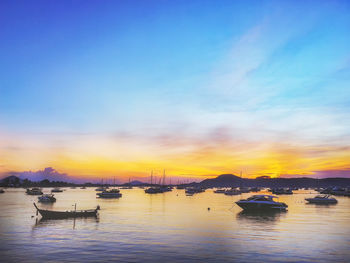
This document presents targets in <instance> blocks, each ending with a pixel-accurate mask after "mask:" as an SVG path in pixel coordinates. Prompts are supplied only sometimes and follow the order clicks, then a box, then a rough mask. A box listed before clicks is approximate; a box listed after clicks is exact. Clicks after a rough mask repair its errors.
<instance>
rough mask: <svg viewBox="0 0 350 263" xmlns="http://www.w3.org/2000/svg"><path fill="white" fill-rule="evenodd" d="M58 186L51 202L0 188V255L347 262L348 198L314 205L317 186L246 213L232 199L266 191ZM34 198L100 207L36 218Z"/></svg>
mask: <svg viewBox="0 0 350 263" xmlns="http://www.w3.org/2000/svg"><path fill="white" fill-rule="evenodd" d="M63 189H64V191H63V192H62V193H55V197H56V198H57V201H56V203H54V204H38V202H37V201H38V199H37V196H30V195H26V193H25V189H23V188H8V189H5V193H4V194H0V209H1V210H0V242H1V243H0V262H143V263H144V262H350V197H336V198H337V200H338V203H337V204H335V205H328V206H327V205H326V206H325V205H313V204H307V203H306V202H305V198H307V197H312V196H314V195H316V194H317V193H316V192H315V191H313V190H298V191H294V194H293V195H280V196H279V200H280V201H281V202H285V203H286V204H287V205H288V211H286V212H275V213H246V212H243V211H242V209H241V208H240V207H238V206H237V205H236V204H235V202H236V201H237V200H240V199H242V198H247V197H249V196H251V195H253V194H269V193H268V192H267V191H262V192H259V193H245V194H241V195H236V196H226V195H224V194H215V193H214V192H213V190H212V189H208V190H206V191H205V192H203V193H198V194H195V195H193V196H186V194H185V191H184V190H177V189H174V190H173V191H172V192H166V193H162V194H153V195H152V194H146V193H145V192H144V189H141V188H133V189H122V190H121V193H122V197H121V198H119V199H100V198H96V191H95V188H87V189H80V188H76V189H71V188H63ZM43 191H44V193H50V191H51V188H44V189H43ZM33 202H36V203H37V204H38V206H39V207H41V208H43V209H48V210H61V211H66V210H72V209H74V207H75V205H76V207H77V209H91V208H95V207H96V206H97V205H99V206H100V208H101V210H100V211H99V215H98V217H97V218H85V219H84V218H81V219H61V220H42V219H41V217H40V215H37V214H36V210H35V207H34V206H33Z"/></svg>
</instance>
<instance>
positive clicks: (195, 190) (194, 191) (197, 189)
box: [185, 187, 205, 195]
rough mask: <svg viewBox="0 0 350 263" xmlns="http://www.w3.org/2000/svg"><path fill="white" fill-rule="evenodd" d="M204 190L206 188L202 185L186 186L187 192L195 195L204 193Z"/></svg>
mask: <svg viewBox="0 0 350 263" xmlns="http://www.w3.org/2000/svg"><path fill="white" fill-rule="evenodd" d="M204 191H205V189H203V188H201V187H188V188H186V190H185V193H186V195H194V194H198V193H202V192H204Z"/></svg>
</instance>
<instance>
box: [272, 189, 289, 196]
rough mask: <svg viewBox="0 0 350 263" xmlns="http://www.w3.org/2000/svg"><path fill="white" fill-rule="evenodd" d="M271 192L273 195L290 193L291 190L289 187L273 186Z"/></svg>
mask: <svg viewBox="0 0 350 263" xmlns="http://www.w3.org/2000/svg"><path fill="white" fill-rule="evenodd" d="M272 193H273V194H275V195H292V194H293V191H292V190H291V189H289V188H274V189H272Z"/></svg>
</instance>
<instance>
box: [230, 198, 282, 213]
mask: <svg viewBox="0 0 350 263" xmlns="http://www.w3.org/2000/svg"><path fill="white" fill-rule="evenodd" d="M275 198H277V196H273V195H253V196H251V197H249V198H247V199H242V200H239V201H237V202H236V204H237V205H238V206H239V207H241V208H242V209H244V210H281V211H283V210H286V209H287V207H288V205H286V204H285V203H282V202H276V201H274V200H273V199H275Z"/></svg>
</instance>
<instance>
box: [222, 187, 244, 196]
mask: <svg viewBox="0 0 350 263" xmlns="http://www.w3.org/2000/svg"><path fill="white" fill-rule="evenodd" d="M239 194H241V191H240V190H238V189H236V188H231V189H229V190H226V191H225V195H239Z"/></svg>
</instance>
